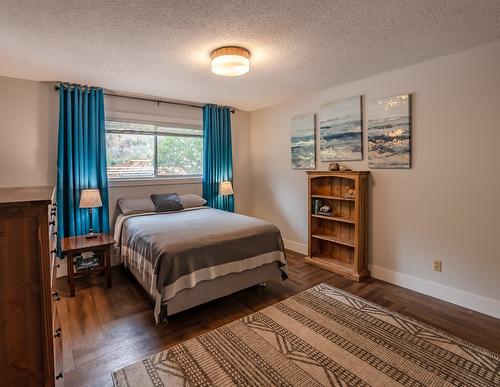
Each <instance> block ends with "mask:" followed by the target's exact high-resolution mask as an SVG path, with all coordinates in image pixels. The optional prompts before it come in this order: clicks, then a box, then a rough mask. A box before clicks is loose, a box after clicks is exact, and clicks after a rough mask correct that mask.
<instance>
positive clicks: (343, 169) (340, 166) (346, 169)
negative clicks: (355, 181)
mask: <svg viewBox="0 0 500 387" xmlns="http://www.w3.org/2000/svg"><path fill="white" fill-rule="evenodd" d="M339 171H341V172H346V171H352V169H351V168H349V167H348V166H347V165H345V164H340V165H339Z"/></svg>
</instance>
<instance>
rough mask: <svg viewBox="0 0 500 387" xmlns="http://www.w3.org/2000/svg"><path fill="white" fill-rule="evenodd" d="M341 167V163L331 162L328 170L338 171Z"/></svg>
mask: <svg viewBox="0 0 500 387" xmlns="http://www.w3.org/2000/svg"><path fill="white" fill-rule="evenodd" d="M339 168H340V165H339V163H330V164H328V170H329V171H338V170H339Z"/></svg>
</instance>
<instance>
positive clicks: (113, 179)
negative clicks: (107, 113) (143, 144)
mask: <svg viewBox="0 0 500 387" xmlns="http://www.w3.org/2000/svg"><path fill="white" fill-rule="evenodd" d="M108 121H109V122H122V123H127V124H146V125H155V126H160V127H172V128H179V129H181V128H186V129H198V130H201V133H200V134H199V135H197V134H188V133H186V134H182V133H180V134H174V133H162V132H156V131H140V130H118V129H110V130H108V129H107V125H106V122H108ZM104 129H105V130H104V132H105V134H108V133H110V134H132V135H142V136H153V138H154V150H153V176H131V177H124V176H122V177H109V176H108V165H107V162H106V176H107V178H108V181H110V182H115V183H116V182H118V183H119V182H133V181H162V180H163V181H165V180H179V181H182V180H185V182H186V183H190V182H191V180H195V181H196V180H199V181H201V178H202V176H203V172H202V173H199V174H190V175H158V137H159V136H161V137H190V138H202V139H203V126H202V125H199V124H193V123H180V122H177V123H176V122H170V121H168V122H167V121H149V120H136V119H128V118H107V119H105V120H104ZM106 152H107V144H106ZM202 168H203V159H202Z"/></svg>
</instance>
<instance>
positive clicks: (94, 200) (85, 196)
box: [80, 189, 102, 208]
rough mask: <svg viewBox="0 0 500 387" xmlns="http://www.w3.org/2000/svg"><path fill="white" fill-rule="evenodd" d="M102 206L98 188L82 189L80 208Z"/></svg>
mask: <svg viewBox="0 0 500 387" xmlns="http://www.w3.org/2000/svg"><path fill="white" fill-rule="evenodd" d="M96 207H102V201H101V194H100V193H99V190H98V189H82V192H81V194H80V208H96Z"/></svg>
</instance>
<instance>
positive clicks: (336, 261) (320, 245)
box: [305, 171, 370, 281]
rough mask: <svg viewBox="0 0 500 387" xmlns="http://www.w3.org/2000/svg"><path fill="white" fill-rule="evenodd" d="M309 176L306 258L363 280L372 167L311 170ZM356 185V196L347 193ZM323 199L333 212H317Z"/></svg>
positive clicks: (344, 274)
mask: <svg viewBox="0 0 500 387" xmlns="http://www.w3.org/2000/svg"><path fill="white" fill-rule="evenodd" d="M307 175H308V176H307V177H308V185H309V190H308V207H309V210H308V224H309V227H308V234H309V241H308V256H307V257H305V261H306V262H307V263H309V264H312V265H316V266H318V267H321V268H322V269H325V270H328V271H331V272H334V273H337V274H340V275H342V276H344V277H347V278H350V279H353V280H356V281H363V280H364V279H366V278H368V277H369V276H370V272H369V271H368V269H367V260H368V182H369V180H368V179H369V175H370V172H369V171H347V172H326V171H310V172H307ZM349 189H354V197H353V198H352V197H350V198H349V197H346V193H347V191H348V190H349ZM315 199H319V200H321V201H322V202H323V203H324V205H327V206H329V207H330V208H331V209H332V210H333V214H332V215H322V214H315V213H314V208H313V201H314V200H315Z"/></svg>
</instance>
